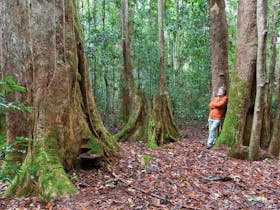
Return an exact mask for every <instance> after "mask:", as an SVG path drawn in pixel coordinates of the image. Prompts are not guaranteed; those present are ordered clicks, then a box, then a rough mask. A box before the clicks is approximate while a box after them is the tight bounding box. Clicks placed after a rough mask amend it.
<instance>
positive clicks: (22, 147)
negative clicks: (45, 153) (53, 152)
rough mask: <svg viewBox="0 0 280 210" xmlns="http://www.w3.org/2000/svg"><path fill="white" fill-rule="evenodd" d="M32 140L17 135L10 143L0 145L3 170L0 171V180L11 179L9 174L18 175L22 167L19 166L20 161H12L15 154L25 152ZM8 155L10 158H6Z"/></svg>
mask: <svg viewBox="0 0 280 210" xmlns="http://www.w3.org/2000/svg"><path fill="white" fill-rule="evenodd" d="M2 138H3V137H2ZM3 142H4V138H3ZM32 142H33V139H30V138H25V137H22V136H20V137H17V138H16V139H15V140H14V141H13V143H11V144H5V143H3V144H2V146H1V147H0V161H3V165H4V167H3V168H4V170H1V171H0V182H4V181H11V176H10V174H15V175H19V174H20V173H21V172H22V169H21V167H20V166H21V162H19V161H16V162H14V159H16V158H17V156H22V155H25V154H26V153H27V148H28V146H29V145H30V144H31V143H32ZM8 156H10V157H12V159H10V158H6V157H8ZM30 170H32V169H30ZM14 172H15V173H14ZM31 174H32V173H31Z"/></svg>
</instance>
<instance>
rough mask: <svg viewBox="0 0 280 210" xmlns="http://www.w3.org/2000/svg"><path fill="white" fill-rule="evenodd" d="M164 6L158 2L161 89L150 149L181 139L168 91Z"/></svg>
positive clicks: (150, 127) (151, 126)
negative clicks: (165, 60)
mask: <svg viewBox="0 0 280 210" xmlns="http://www.w3.org/2000/svg"><path fill="white" fill-rule="evenodd" d="M163 5H164V0H158V35H159V36H158V37H159V41H158V47H159V70H160V88H159V92H158V93H157V94H156V95H155V96H154V98H153V107H152V113H151V117H150V120H149V124H148V146H150V147H155V146H157V145H163V144H165V143H168V142H173V141H176V140H177V138H178V137H179V131H178V128H177V126H176V124H175V121H174V118H173V114H172V110H171V103H170V99H169V94H168V93H167V91H166V73H165V63H164V56H165V55H164V24H163V12H164V10H163V7H164V6H163Z"/></svg>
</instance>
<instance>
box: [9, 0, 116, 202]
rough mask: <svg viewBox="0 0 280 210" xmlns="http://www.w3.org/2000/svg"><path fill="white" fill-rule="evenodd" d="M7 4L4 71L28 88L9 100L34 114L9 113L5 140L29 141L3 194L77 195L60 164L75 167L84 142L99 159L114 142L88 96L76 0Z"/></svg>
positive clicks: (110, 150) (111, 150)
mask: <svg viewBox="0 0 280 210" xmlns="http://www.w3.org/2000/svg"><path fill="white" fill-rule="evenodd" d="M4 6H5V12H4V15H5V33H4V60H5V63H4V65H5V68H4V70H5V71H4V74H5V75H10V74H11V75H14V77H15V78H16V80H17V82H18V83H19V84H20V85H23V86H25V87H26V93H25V94H21V95H19V96H20V97H17V94H19V93H14V94H11V95H8V96H7V100H15V99H20V100H23V101H25V100H26V101H27V102H28V104H29V105H31V106H32V107H33V112H32V113H25V112H23V113H22V114H21V113H17V115H15V114H13V112H7V125H8V127H7V131H8V133H9V135H8V136H7V141H8V142H12V141H13V140H14V139H15V137H16V136H24V137H29V138H33V139H34V140H33V142H32V145H30V148H29V149H28V154H27V156H26V158H25V160H24V162H23V164H22V166H21V167H22V168H21V169H22V173H21V174H19V175H17V176H15V178H14V180H13V182H12V184H11V185H10V187H9V188H8V189H7V191H6V193H5V194H6V196H28V195H31V194H32V195H38V196H40V197H41V198H42V199H43V200H45V201H49V200H53V199H56V198H58V197H61V196H65V195H69V194H73V193H76V192H77V189H76V187H75V186H74V185H73V184H72V183H71V181H70V179H69V178H68V177H67V174H66V173H65V171H64V168H65V169H67V170H69V169H71V168H73V167H74V165H75V163H76V162H77V157H78V156H79V154H80V147H81V146H83V144H84V142H88V144H87V147H88V149H89V150H90V151H89V153H94V154H98V155H101V156H102V157H104V158H105V157H106V158H107V157H110V156H111V155H113V153H114V150H115V149H116V148H117V147H118V145H117V143H116V141H115V140H114V138H113V137H112V136H111V135H110V134H109V133H108V131H107V130H106V129H105V127H104V126H103V123H102V121H101V117H100V115H99V114H98V112H97V108H96V105H95V102H94V99H93V96H92V92H91V87H90V82H89V75H88V70H87V64H86V59H85V55H84V49H83V47H84V44H83V36H82V30H81V25H80V22H79V18H78V12H77V8H76V5H75V3H74V0H66V1H55V2H42V1H39V2H38V1H35V0H31V1H30V2H27V1H16V0H11V1H6V2H5V3H4ZM15 14H21V15H20V16H17V15H15ZM16 123H17V126H16V125H15V124H16Z"/></svg>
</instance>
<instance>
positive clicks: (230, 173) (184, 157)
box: [0, 127, 280, 210]
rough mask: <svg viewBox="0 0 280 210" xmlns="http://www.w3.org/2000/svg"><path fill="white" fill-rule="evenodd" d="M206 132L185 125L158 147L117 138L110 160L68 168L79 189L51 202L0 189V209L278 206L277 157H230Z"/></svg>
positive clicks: (1, 187)
mask: <svg viewBox="0 0 280 210" xmlns="http://www.w3.org/2000/svg"><path fill="white" fill-rule="evenodd" d="M206 135H207V130H206V129H205V128H201V127H200V128H194V127H188V128H187V129H185V130H184V131H183V132H182V136H183V137H182V139H181V140H180V141H178V142H176V143H171V144H168V145H165V146H164V147H162V148H156V149H150V148H146V146H145V144H144V143H142V142H137V143H121V150H120V154H121V157H120V159H119V160H118V161H116V162H115V163H114V164H112V165H111V166H109V167H103V168H99V169H93V170H79V171H71V172H70V173H69V175H70V177H71V179H72V180H73V182H74V183H75V185H76V186H77V187H78V188H79V191H80V193H79V194H77V195H74V196H70V197H67V198H62V199H59V200H56V201H54V202H52V203H43V202H41V201H40V200H39V199H38V198H36V197H33V198H12V199H10V198H3V197H2V196H1V194H0V209H1V210H2V209H19V210H23V209H49V210H55V209H57V210H66V209H67V210H68V209H69V210H76V209H77V210H87V209H135V210H136V209H252V210H256V209H280V163H279V160H270V159H266V160H264V161H256V162H248V161H243V160H237V159H233V158H229V157H227V156H226V148H219V149H215V148H212V149H210V150H207V149H206V148H205V141H206ZM5 187H6V186H5V185H0V191H1V192H3V191H4V189H5Z"/></svg>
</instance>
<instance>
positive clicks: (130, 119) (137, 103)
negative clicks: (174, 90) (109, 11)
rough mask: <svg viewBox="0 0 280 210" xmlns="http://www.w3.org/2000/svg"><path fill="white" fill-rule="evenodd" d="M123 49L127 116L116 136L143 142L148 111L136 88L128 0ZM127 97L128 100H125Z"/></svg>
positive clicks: (125, 1) (124, 3)
mask: <svg viewBox="0 0 280 210" xmlns="http://www.w3.org/2000/svg"><path fill="white" fill-rule="evenodd" d="M121 3H122V5H121V7H122V38H123V39H122V40H123V43H122V49H123V60H124V64H123V68H122V71H121V79H122V80H123V81H121V85H122V86H121V97H122V104H121V107H122V109H121V110H122V111H123V112H122V113H121V114H126V113H127V114H126V116H123V117H125V119H127V120H126V124H125V125H124V127H123V128H122V129H121V130H120V131H119V132H118V133H117V134H116V135H115V138H116V139H118V140H119V141H136V140H143V136H144V132H145V127H146V123H147V111H146V109H147V108H146V101H145V96H143V95H142V94H141V93H140V92H139V91H138V90H137V89H136V87H135V84H134V78H133V70H132V64H131V53H130V31H131V30H132V26H131V25H129V10H128V0H122V2H121ZM124 96H126V98H124Z"/></svg>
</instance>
